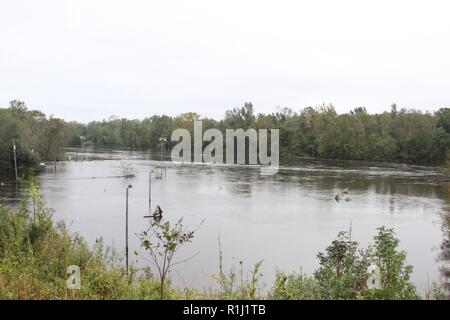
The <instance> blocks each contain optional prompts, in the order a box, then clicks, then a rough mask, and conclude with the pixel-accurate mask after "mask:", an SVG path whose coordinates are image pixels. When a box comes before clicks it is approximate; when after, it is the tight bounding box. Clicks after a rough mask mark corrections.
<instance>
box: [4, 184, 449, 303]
mask: <svg viewBox="0 0 450 320" xmlns="http://www.w3.org/2000/svg"><path fill="white" fill-rule="evenodd" d="M29 190H30V192H29V195H28V196H27V197H26V198H25V199H24V200H23V201H22V203H21V205H20V206H18V207H17V208H16V209H10V208H6V207H4V206H1V205H0V299H186V298H188V299H205V298H206V299H265V298H270V299H418V298H419V295H418V293H417V291H416V288H415V287H414V285H413V284H412V283H411V281H410V275H411V273H412V266H409V265H406V264H405V259H406V252H404V251H399V250H398V244H399V240H398V239H397V238H396V237H395V234H394V232H393V230H391V229H386V228H384V227H382V228H379V232H378V234H377V235H376V236H375V238H374V244H373V245H371V246H369V247H368V248H367V249H361V248H359V246H358V244H357V243H356V242H354V241H352V240H351V234H350V232H341V233H340V234H339V235H338V238H337V239H336V240H334V241H333V242H332V243H331V245H330V246H329V247H327V248H326V250H325V252H323V253H319V254H318V259H319V263H320V267H319V269H318V270H316V272H315V273H314V276H313V277H310V276H307V275H304V274H302V273H300V274H295V273H293V274H286V273H283V272H278V273H277V274H276V279H275V282H274V284H273V288H272V290H271V292H270V293H269V294H268V295H265V294H261V293H260V288H259V280H260V277H261V273H260V269H261V265H262V261H260V262H258V263H257V264H255V266H254V267H253V269H252V270H251V272H250V277H249V278H248V279H246V278H245V277H244V271H243V262H242V261H239V268H238V269H236V268H234V267H232V268H231V270H230V271H228V272H226V271H225V270H224V266H223V254H222V249H221V247H220V241H219V274H218V275H216V276H214V279H215V280H216V281H217V284H218V289H214V290H213V289H209V291H206V292H203V293H199V292H197V291H196V290H192V289H185V290H183V291H182V290H178V289H175V288H173V287H172V286H171V285H170V280H169V279H168V275H169V272H168V269H167V268H166V269H161V270H162V271H163V272H162V273H161V274H159V278H155V277H153V275H152V274H151V272H149V270H147V269H146V270H142V271H141V272H138V271H137V270H135V269H134V268H131V273H130V275H129V276H127V275H125V272H124V270H123V268H122V267H120V263H121V261H120V259H118V256H119V255H117V253H116V252H114V250H110V249H107V248H105V247H104V246H103V243H102V241H101V239H100V240H98V241H97V242H96V244H95V245H94V247H93V248H92V249H91V248H89V247H88V245H87V244H86V242H85V241H84V240H83V239H82V238H81V237H80V236H78V235H77V234H74V235H71V234H69V232H68V230H67V229H66V227H65V225H64V224H63V223H54V222H53V220H52V210H50V209H48V208H47V207H46V206H45V203H44V201H43V199H42V195H41V194H40V192H39V188H38V186H37V185H36V183H35V182H34V181H32V182H31V186H30V189H29ZM153 228H154V231H155V230H156V233H152V235H156V236H158V235H159V236H160V240H163V241H162V242H161V245H160V246H159V247H155V245H157V243H158V242H155V240H154V238H153V240H151V241H152V242H150V239H152V236H151V234H149V233H148V232H147V233H143V234H141V236H142V237H143V238H142V241H143V245H144V247H145V248H146V249H147V251H149V249H150V248H151V249H152V250H153V251H152V252H153V253H154V254H155V257H156V258H157V259H158V263H160V262H162V263H163V264H164V261H166V265H167V263H168V265H169V266H170V265H173V261H172V258H170V261H169V262H167V260H164V259H165V258H164V255H165V254H167V252H168V254H169V255H170V256H171V257H173V253H174V252H175V251H176V249H177V248H178V246H180V245H182V244H183V243H185V242H190V241H191V240H192V238H193V235H194V233H193V232H192V231H186V230H185V229H184V226H183V224H182V221H178V223H177V224H175V225H171V224H170V223H163V224H161V225H154V226H153ZM155 228H156V229H155ZM164 239H165V240H167V239H168V240H170V241H169V242H164V241H165V240H164ZM166 249H167V250H168V251H167V250H166ZM160 254H161V255H160ZM160 258H162V259H163V260H160ZM155 263H156V262H155ZM70 265H77V266H79V267H80V269H81V289H80V290H68V289H67V283H66V281H67V277H68V275H67V274H66V271H67V267H68V266H70ZM370 266H376V267H377V268H378V269H377V270H379V275H380V277H379V282H380V283H379V286H378V287H374V286H373V284H374V282H376V279H375V278H374V277H373V274H372V273H371V272H370V270H371V269H370ZM169 269H170V268H169ZM161 276H162V277H163V279H162V278H161ZM374 279H375V280H374ZM161 280H162V281H161ZM446 297H447V296H445V294H443V292H442V290H440V288H439V287H437V286H433V290H432V292H431V293H430V295H428V296H427V298H436V299H437V298H439V299H442V298H446Z"/></svg>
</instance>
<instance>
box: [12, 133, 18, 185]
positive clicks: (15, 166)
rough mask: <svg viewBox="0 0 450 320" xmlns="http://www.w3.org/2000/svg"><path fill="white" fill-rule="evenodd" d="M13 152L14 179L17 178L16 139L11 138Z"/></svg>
mask: <svg viewBox="0 0 450 320" xmlns="http://www.w3.org/2000/svg"><path fill="white" fill-rule="evenodd" d="M13 153H14V172H15V174H16V181H17V180H18V179H19V177H18V174H17V155H16V141H15V140H13Z"/></svg>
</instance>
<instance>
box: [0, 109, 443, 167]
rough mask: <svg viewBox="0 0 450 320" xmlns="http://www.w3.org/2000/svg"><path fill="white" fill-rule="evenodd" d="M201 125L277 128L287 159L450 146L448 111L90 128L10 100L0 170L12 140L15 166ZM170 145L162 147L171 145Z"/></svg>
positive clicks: (244, 113)
mask: <svg viewBox="0 0 450 320" xmlns="http://www.w3.org/2000/svg"><path fill="white" fill-rule="evenodd" d="M194 120H202V121H203V128H204V130H206V129H209V128H217V129H220V130H222V131H224V130H225V129H227V128H231V129H232V128H243V129H249V128H255V129H270V128H278V129H280V151H281V155H282V156H284V157H286V156H305V157H314V158H327V159H341V160H367V161H390V162H405V163H416V164H433V165H434V164H443V163H445V162H446V160H447V151H448V149H449V143H450V140H449V138H450V109H449V108H442V109H440V110H439V111H437V112H435V113H423V112H421V111H417V110H407V109H400V110H399V109H398V108H397V106H396V105H392V106H391V110H390V112H383V113H381V114H369V113H368V112H367V111H366V109H365V108H356V109H353V110H352V111H350V112H349V113H345V114H337V112H336V110H335V108H334V107H333V106H332V105H322V106H319V107H315V108H313V107H308V108H305V109H303V110H301V111H300V112H294V111H293V110H291V109H288V108H280V109H279V110H278V111H277V112H275V113H271V114H255V112H254V109H253V105H252V104H251V103H245V105H244V106H243V107H241V108H235V109H232V110H228V111H226V112H225V117H224V119H222V120H220V121H216V120H213V119H208V118H202V117H201V116H200V115H199V114H197V113H192V112H189V113H184V114H181V115H179V116H177V117H170V116H166V115H161V116H159V115H153V116H151V117H148V118H145V119H143V120H129V119H125V118H118V117H115V116H112V117H110V118H109V119H107V120H103V121H92V122H90V123H88V124H81V123H76V122H66V121H64V120H62V119H57V118H54V117H52V116H50V117H46V116H45V114H43V113H42V112H41V111H38V110H30V109H28V107H27V106H26V105H25V103H24V102H21V101H18V100H13V101H11V102H10V106H9V108H5V109H0V141H1V143H0V170H7V169H11V168H12V167H13V156H12V148H13V141H15V143H16V144H17V153H18V154H17V157H18V163H19V166H21V167H29V166H32V165H36V164H37V163H39V161H44V160H51V161H53V160H56V159H57V158H58V156H61V151H62V148H63V147H65V146H94V147H106V148H114V147H116V148H134V149H155V148H158V147H161V144H160V143H159V139H160V137H166V138H170V136H171V133H172V131H173V130H174V129H176V128H185V129H188V130H192V129H193V123H194ZM172 145H173V144H172V143H171V142H170V141H169V143H167V144H164V147H165V148H170V147H171V146H172Z"/></svg>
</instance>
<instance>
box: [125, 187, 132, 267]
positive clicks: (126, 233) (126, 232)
mask: <svg viewBox="0 0 450 320" xmlns="http://www.w3.org/2000/svg"><path fill="white" fill-rule="evenodd" d="M132 187H133V186H132V185H131V184H130V185H128V187H127V189H126V203H125V264H126V272H127V275H128V190H129V189H130V188H132Z"/></svg>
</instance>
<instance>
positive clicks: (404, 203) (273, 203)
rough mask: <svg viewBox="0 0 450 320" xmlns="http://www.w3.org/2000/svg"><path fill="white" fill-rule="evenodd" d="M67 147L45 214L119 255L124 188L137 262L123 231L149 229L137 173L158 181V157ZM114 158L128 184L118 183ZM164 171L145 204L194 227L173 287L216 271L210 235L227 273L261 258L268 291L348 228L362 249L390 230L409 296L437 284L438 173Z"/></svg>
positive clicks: (399, 168) (334, 167)
mask: <svg viewBox="0 0 450 320" xmlns="http://www.w3.org/2000/svg"><path fill="white" fill-rule="evenodd" d="M68 151H69V152H68V155H69V156H70V157H71V161H63V162H59V163H58V164H57V168H56V172H55V170H54V168H53V165H52V166H49V167H48V168H47V169H46V170H45V171H44V172H43V173H42V174H41V175H40V182H41V185H42V189H43V193H44V195H45V198H46V200H47V203H48V205H49V206H50V207H52V208H54V209H55V210H56V212H55V218H56V219H58V220H64V221H66V223H67V224H68V225H69V226H70V230H72V231H76V232H79V233H80V234H81V235H82V236H84V237H85V238H86V239H87V240H88V241H89V242H90V243H93V242H94V241H95V239H96V238H98V237H99V236H102V237H103V238H104V240H105V242H106V244H107V245H112V246H114V247H116V248H117V249H122V248H123V247H124V203H125V199H124V197H125V187H126V186H127V185H128V184H130V183H131V184H133V189H132V190H131V191H130V235H131V236H130V244H131V249H130V250H131V252H133V251H134V250H136V251H139V252H140V253H141V254H144V252H142V251H141V250H140V249H139V243H138V241H137V237H135V236H134V234H135V233H138V232H140V231H142V230H143V229H145V227H146V225H147V223H148V221H146V219H144V218H143V216H144V215H146V214H148V212H149V208H148V172H149V170H154V171H155V173H154V176H158V175H159V174H160V162H159V161H158V160H159V153H157V154H156V155H155V156H154V157H153V156H152V154H151V153H149V152H138V151H118V150H102V151H92V150H89V149H70V150H68ZM124 162H125V163H126V166H128V167H131V168H132V169H133V170H134V173H135V174H136V176H135V177H134V178H131V179H124V178H121V177H120V176H121V175H122V171H123V170H122V169H123V168H122V167H123V165H124ZM165 164H166V166H167V170H166V175H165V178H164V177H163V179H153V182H152V191H153V192H152V194H153V205H156V204H159V205H161V207H162V208H163V210H164V212H165V214H166V217H167V218H168V219H171V220H172V219H176V218H178V217H184V219H185V223H186V224H188V225H189V226H192V227H195V226H197V225H198V224H199V223H200V221H202V220H203V219H205V223H204V224H203V225H202V227H201V228H200V229H199V231H198V233H197V235H196V237H195V239H194V241H193V243H192V244H189V245H188V246H187V247H185V248H183V249H182V250H181V251H180V256H181V258H182V257H186V256H190V255H192V254H194V253H198V254H197V255H196V256H195V258H194V259H192V260H190V261H188V262H187V263H185V264H183V265H180V266H179V267H178V269H177V270H175V271H174V272H173V274H172V278H173V280H174V283H175V284H177V285H179V286H194V287H198V288H204V287H207V286H209V285H211V282H212V281H211V277H210V276H211V274H214V273H217V272H218V245H217V238H218V235H219V234H220V238H221V242H222V246H223V250H224V255H225V262H226V264H227V265H228V266H230V265H231V264H232V263H233V260H235V259H242V260H243V261H244V263H245V265H246V266H247V267H248V269H249V268H250V266H251V265H252V264H254V263H255V262H257V261H258V260H264V263H263V273H264V277H263V280H264V282H265V283H266V284H267V286H266V288H265V289H268V288H269V285H270V283H271V281H272V280H273V275H274V273H275V270H276V269H277V268H279V269H281V270H284V271H299V270H300V268H302V270H303V271H304V272H306V273H309V274H311V273H312V272H313V271H314V269H315V268H317V259H316V254H317V253H318V252H319V251H322V250H324V249H325V247H326V246H327V245H328V244H329V243H330V242H331V241H332V240H333V239H334V238H335V237H336V235H337V232H338V231H340V230H344V229H347V228H348V227H349V226H350V224H351V225H352V229H353V237H354V239H355V240H357V241H359V242H360V243H361V244H362V245H367V244H368V242H369V241H371V239H372V237H373V236H374V235H375V233H376V228H377V227H380V226H382V225H386V226H388V227H393V228H395V230H396V233H397V235H398V236H399V238H400V240H401V248H402V249H405V250H406V251H407V252H408V262H409V263H411V264H413V265H414V274H413V280H414V281H415V283H416V285H417V286H418V288H419V290H421V291H424V290H425V289H426V288H427V286H428V284H429V283H431V282H432V281H439V278H440V273H439V268H440V266H439V264H438V260H437V259H438V258H439V256H441V257H442V252H443V248H444V247H445V245H443V243H444V242H443V241H445V238H444V234H446V233H445V230H446V229H444V230H443V229H442V227H443V224H442V216H443V215H445V214H446V212H447V206H448V204H449V196H448V194H449V189H448V185H449V179H448V178H447V177H446V176H445V175H443V174H442V173H441V172H440V171H439V170H437V169H434V168H429V167H421V166H409V165H392V164H364V163H361V162H348V161H347V162H337V161H318V160H308V159H296V160H295V161H293V162H290V163H285V164H283V165H282V166H281V168H280V171H279V173H278V174H277V175H274V176H260V175H259V169H258V168H254V167H248V166H218V165H216V166H212V165H200V164H174V163H171V162H169V161H166V162H165ZM2 182H3V185H2V186H0V197H1V199H2V200H3V202H4V203H6V204H7V205H12V204H14V203H15V202H17V199H18V198H19V197H20V195H21V193H22V192H23V188H22V187H21V186H20V185H17V184H16V183H14V180H13V179H11V177H9V178H8V177H3V178H2ZM22 185H23V184H22ZM345 188H348V189H349V190H350V194H349V195H348V198H349V199H348V200H349V201H339V202H337V201H336V200H335V198H334V197H335V194H336V193H337V192H339V191H341V190H343V189H345ZM136 263H137V264H138V265H141V266H142V265H145V260H144V259H141V258H140V257H139V256H137V262H136ZM441 270H442V268H441Z"/></svg>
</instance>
